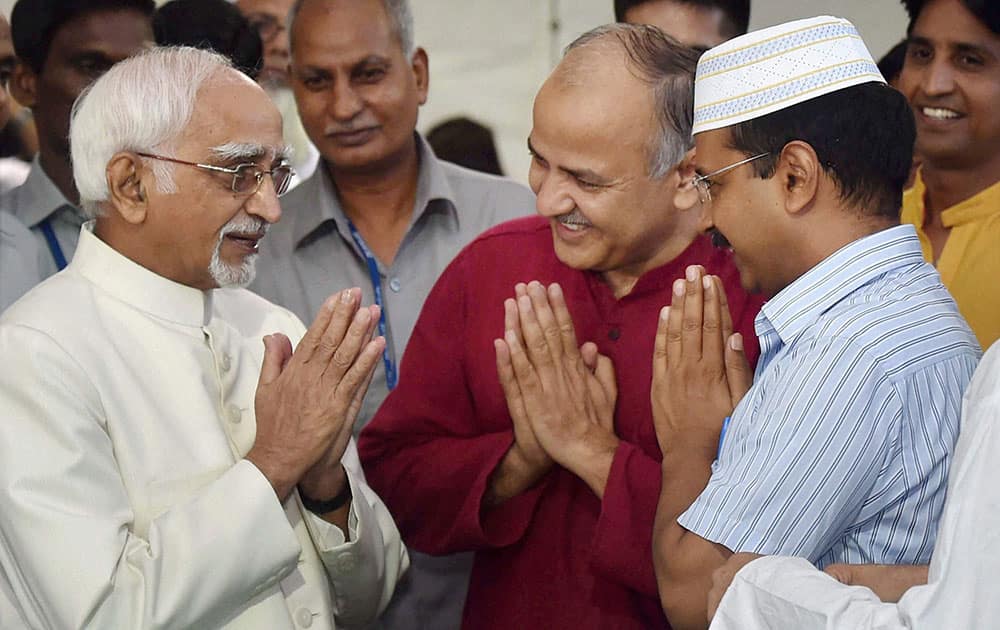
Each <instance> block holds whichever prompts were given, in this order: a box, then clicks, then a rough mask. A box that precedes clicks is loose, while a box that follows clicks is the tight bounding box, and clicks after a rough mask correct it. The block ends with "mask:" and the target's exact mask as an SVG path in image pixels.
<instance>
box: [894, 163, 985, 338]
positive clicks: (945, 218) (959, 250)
mask: <svg viewBox="0 0 1000 630" xmlns="http://www.w3.org/2000/svg"><path fill="white" fill-rule="evenodd" d="M924 191H925V187H924V182H923V180H922V179H921V177H920V174H919V173H918V174H917V178H916V181H915V182H914V184H913V188H911V189H909V190H907V191H906V192H905V193H903V214H902V220H903V222H904V223H911V224H913V225H914V226H915V227H916V228H917V235H918V236H919V237H920V245H921V246H922V247H923V251H924V258H925V259H926V260H928V261H930V262H933V260H934V254H933V250H932V248H931V241H930V239H929V238H928V237H927V234H925V233H924V231H923V225H924ZM941 221H942V223H943V224H944V226H945V227H947V228H951V233H950V234H949V235H948V240H947V241H946V242H945V245H944V249H943V250H942V251H941V257H940V259H938V261H937V269H938V272H939V273H940V274H941V281H942V282H943V283H944V286H946V287H948V290H949V291H951V294H952V296H954V298H955V302H957V303H958V310H959V311H961V313H962V315H963V316H964V317H965V319H966V321H968V322H969V326H970V327H971V328H972V331H973V332H974V333H976V337H977V338H978V339H979V344H980V345H981V346H982V347H983V350H984V351H985V350H986V349H987V348H989V347H990V344H992V343H993V342H994V341H996V340H997V339H1000V182H997V183H995V184H993V185H992V186H990V187H989V188H987V189H985V190H983V191H981V192H979V193H978V194H976V195H974V196H972V197H970V198H968V199H966V200H965V201H962V202H961V203H957V204H955V205H954V206H952V207H950V208H948V209H946V210H944V211H943V212H942V213H941Z"/></svg>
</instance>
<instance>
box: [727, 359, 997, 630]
mask: <svg viewBox="0 0 1000 630" xmlns="http://www.w3.org/2000/svg"><path fill="white" fill-rule="evenodd" d="M997 452H1000V344H996V345H994V346H993V348H992V349H991V350H990V351H989V352H988V353H987V354H986V356H984V357H983V360H982V362H981V363H980V365H979V368H978V369H977V371H976V374H975V376H974V377H973V380H972V383H971V384H970V385H969V388H968V390H967V392H966V395H965V401H964V404H963V409H962V430H961V433H960V434H959V438H958V444H957V445H956V447H955V459H954V463H953V464H952V469H951V473H950V477H949V479H948V498H947V501H946V503H945V508H944V514H943V516H942V518H941V527H940V530H939V534H938V539H937V543H936V545H935V547H934V554H933V558H932V560H931V566H930V571H929V575H928V583H927V584H926V585H924V586H917V587H914V588H911V589H910V590H908V591H907V592H906V593H905V594H904V595H903V597H902V598H901V599H900V600H899V603H898V604H888V603H883V602H881V601H880V600H879V599H878V597H876V596H875V594H874V593H873V592H871V591H870V590H868V589H867V588H864V587H858V586H845V585H843V584H840V583H839V582H837V581H836V580H835V579H833V578H832V577H830V576H829V575H827V574H825V573H822V572H820V571H818V570H817V569H816V568H815V567H813V566H812V565H811V564H810V563H809V562H807V561H805V560H802V559H800V558H787V557H766V558H760V559H758V560H754V561H753V562H751V563H749V564H748V565H746V566H745V567H743V569H741V570H740V571H739V573H737V574H736V577H735V578H734V579H733V583H732V585H731V586H730V587H729V589H728V590H727V591H726V594H725V597H724V598H723V600H722V603H721V604H720V606H719V610H718V612H717V613H716V615H715V619H713V621H712V630H736V629H739V630H758V629H764V628H767V629H768V630H785V629H787V630H812V629H822V630H902V629H920V630H923V629H927V630H939V629H941V628H969V629H970V630H974V629H979V628H993V627H996V625H997V620H998V619H1000V598H998V597H997V595H996V571H997V567H1000V533H998V528H997V522H998V519H1000V484H997V483H996V463H995V462H996V454H997Z"/></svg>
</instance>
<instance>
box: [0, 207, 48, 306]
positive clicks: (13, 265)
mask: <svg viewBox="0 0 1000 630" xmlns="http://www.w3.org/2000/svg"><path fill="white" fill-rule="evenodd" d="M37 251H38V244H37V243H35V239H34V237H32V235H31V232H30V231H28V228H26V227H24V225H22V224H21V222H20V221H18V220H17V219H16V218H15V217H14V215H12V214H9V213H7V212H2V211H0V272H2V273H3V276H2V277H0V312H2V311H3V310H4V309H6V308H7V307H8V306H10V305H11V304H13V303H14V302H16V301H17V300H18V298H20V297H21V296H22V295H24V294H25V293H27V292H28V290H29V289H31V287H33V286H35V284H37V283H38V279H39V277H40V273H39V271H38V253H37Z"/></svg>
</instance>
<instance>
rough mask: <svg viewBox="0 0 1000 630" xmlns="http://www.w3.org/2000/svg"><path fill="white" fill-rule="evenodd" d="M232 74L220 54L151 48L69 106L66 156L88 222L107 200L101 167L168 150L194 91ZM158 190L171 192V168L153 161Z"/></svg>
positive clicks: (190, 106)
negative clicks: (128, 155) (126, 155)
mask: <svg viewBox="0 0 1000 630" xmlns="http://www.w3.org/2000/svg"><path fill="white" fill-rule="evenodd" d="M226 68H232V64H231V63H230V62H229V60H228V59H226V58H225V57H223V56H222V55H218V54H216V53H213V52H208V51H204V50H198V49H195V48H190V47H186V46H167V47H160V48H152V49H150V50H147V51H144V52H142V53H139V54H138V55H136V56H134V57H131V58H129V59H126V60H124V61H122V62H120V63H117V64H115V65H114V66H113V67H112V68H111V69H110V70H108V72H107V73H105V74H104V76H102V77H101V78H99V79H98V80H97V81H95V82H94V83H92V84H91V85H90V86H89V87H88V88H87V89H86V90H84V91H83V93H82V94H80V97H79V98H77V100H76V103H74V104H73V113H72V116H71V120H70V128H69V140H70V156H71V158H72V160H73V178H74V180H76V188H77V190H78V191H79V193H80V205H81V207H82V209H83V212H84V214H86V215H87V216H88V217H91V218H93V217H96V216H98V215H99V214H100V213H101V208H100V204H101V202H104V201H107V199H108V181H107V166H108V163H109V162H110V161H111V158H112V157H113V156H114V155H115V154H116V153H119V152H121V151H144V152H146V151H148V152H155V153H162V152H166V151H167V149H168V148H169V145H170V144H171V143H173V142H174V141H176V140H177V139H178V138H179V136H180V135H181V134H182V133H183V131H184V129H185V127H187V125H188V122H189V121H190V120H191V115H192V113H193V112H194V107H195V99H196V98H197V96H198V91H199V90H200V89H201V87H202V86H203V85H204V84H205V82H206V81H207V80H208V79H209V78H211V77H212V76H213V75H214V74H216V73H218V72H220V71H222V70H224V69H226ZM152 168H153V173H154V175H155V177H156V182H157V186H158V188H159V189H160V190H162V191H164V192H172V191H173V190H174V183H173V177H172V175H171V174H172V169H171V167H170V165H169V163H166V162H162V161H160V160H153V161H152Z"/></svg>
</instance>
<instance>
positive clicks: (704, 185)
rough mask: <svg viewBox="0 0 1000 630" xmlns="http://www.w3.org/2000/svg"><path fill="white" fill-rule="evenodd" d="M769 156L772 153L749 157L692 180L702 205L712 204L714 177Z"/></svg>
mask: <svg viewBox="0 0 1000 630" xmlns="http://www.w3.org/2000/svg"><path fill="white" fill-rule="evenodd" d="M768 155H771V154H770V153H760V154H758V155H755V156H753V157H748V158H747V159H745V160H740V161H739V162H736V163H734V164H730V165H729V166H724V167H722V168H720V169H719V170H717V171H712V172H711V173H709V174H708V175H698V176H696V177H695V178H694V179H692V180H691V183H693V184H694V185H695V188H697V189H698V198H699V199H700V200H701V203H702V204H706V203H711V201H712V185H713V184H715V182H713V181H712V178H713V177H718V176H719V175H722V174H723V173H728V172H729V171H731V170H733V169H734V168H737V167H739V166H743V165H744V164H749V163H750V162H753V161H754V160H759V159H760V158H762V157H765V156H768Z"/></svg>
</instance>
